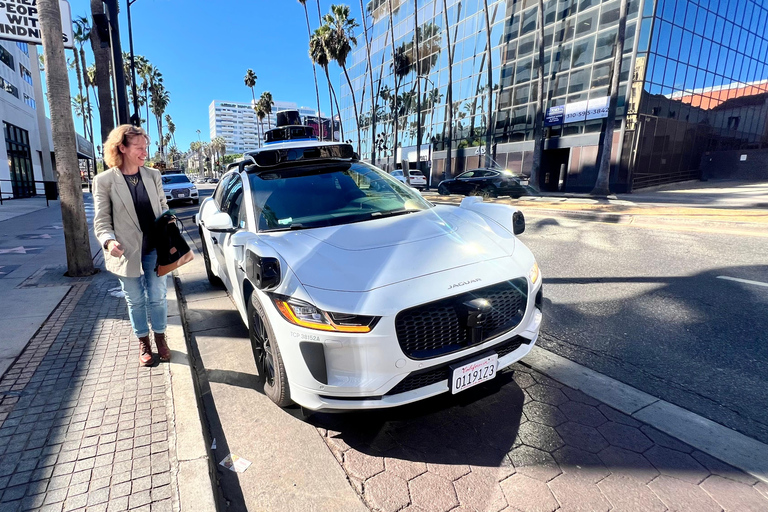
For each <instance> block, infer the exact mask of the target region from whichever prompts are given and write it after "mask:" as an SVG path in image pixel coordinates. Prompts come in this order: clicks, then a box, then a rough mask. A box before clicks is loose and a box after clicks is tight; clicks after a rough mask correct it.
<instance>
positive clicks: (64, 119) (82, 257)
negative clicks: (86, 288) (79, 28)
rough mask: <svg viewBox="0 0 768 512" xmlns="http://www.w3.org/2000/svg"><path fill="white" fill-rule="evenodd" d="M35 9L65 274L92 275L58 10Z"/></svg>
mask: <svg viewBox="0 0 768 512" xmlns="http://www.w3.org/2000/svg"><path fill="white" fill-rule="evenodd" d="M37 8H38V15H39V21H40V29H41V32H42V40H43V54H44V55H45V63H46V73H45V78H46V85H47V88H48V100H49V107H50V110H51V131H52V132H53V145H54V150H55V153H56V176H57V180H58V182H59V194H60V197H61V220H62V224H63V227H64V243H65V247H66V253H67V274H68V275H69V276H70V277H84V276H88V275H91V274H93V260H92V259H91V243H90V237H89V235H88V222H87V220H86V218H85V205H84V204H83V189H82V185H81V180H80V167H79V165H78V162H77V150H76V149H75V148H76V140H75V139H76V136H75V123H74V120H73V119H72V110H71V108H70V96H69V77H68V76H67V63H66V58H65V57H64V43H63V41H62V38H61V33H62V29H61V11H60V10H59V2H58V1H57V0H39V1H38V2H37Z"/></svg>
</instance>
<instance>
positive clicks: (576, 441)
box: [555, 421, 608, 453]
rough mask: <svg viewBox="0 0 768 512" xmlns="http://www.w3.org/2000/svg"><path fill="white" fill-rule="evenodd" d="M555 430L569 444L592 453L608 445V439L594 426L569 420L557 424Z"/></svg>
mask: <svg viewBox="0 0 768 512" xmlns="http://www.w3.org/2000/svg"><path fill="white" fill-rule="evenodd" d="M555 430H557V432H558V433H559V434H560V437H562V439H563V441H565V443H566V444H567V445H568V446H574V447H576V448H579V449H581V450H585V451H588V452H592V453H597V452H599V451H600V450H603V449H604V448H607V447H608V441H606V440H605V439H604V438H603V436H602V435H600V433H599V432H598V431H597V430H595V428H594V427H588V426H586V425H581V424H579V423H575V422H573V421H568V422H566V423H563V424H562V425H559V426H557V427H556V429H555Z"/></svg>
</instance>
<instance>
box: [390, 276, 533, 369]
mask: <svg viewBox="0 0 768 512" xmlns="http://www.w3.org/2000/svg"><path fill="white" fill-rule="evenodd" d="M478 298H482V299H486V300H488V301H489V302H490V304H491V308H492V309H491V311H490V314H489V315H488V318H487V319H486V321H485V323H484V325H483V326H482V327H474V328H470V327H467V325H466V319H465V318H464V317H466V314H465V313H462V304H464V303H466V302H468V301H471V300H473V299H478ZM527 302H528V281H527V280H526V279H525V278H518V279H513V280H510V281H504V282H502V283H498V284H495V285H492V286H487V287H485V288H480V289H478V290H474V291H471V292H467V293H463V294H461V295H455V296H453V297H448V298H446V299H441V300H439V301H436V302H431V303H428V304H422V305H420V306H416V307H413V308H410V309H406V310H403V311H401V312H400V313H398V315H397V317H396V319H395V329H396V331H397V340H398V342H399V343H400V348H401V349H402V350H403V353H404V354H405V355H406V356H408V357H410V358H411V359H430V358H433V357H439V356H443V355H446V354H450V353H452V352H457V351H459V350H462V349H465V348H467V347H471V346H473V345H478V344H480V343H483V342H485V341H487V340H489V339H491V338H493V337H495V336H498V335H500V334H503V333H505V332H507V331H509V330H511V329H514V328H515V327H517V325H519V324H520V322H521V321H522V319H523V316H524V315H525V308H526V304H527Z"/></svg>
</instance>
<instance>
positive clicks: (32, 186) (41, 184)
mask: <svg viewBox="0 0 768 512" xmlns="http://www.w3.org/2000/svg"><path fill="white" fill-rule="evenodd" d="M4 183H10V184H11V190H10V191H8V190H7V185H6V186H3V184H4ZM9 194H10V195H12V196H13V197H4V196H5V195H9ZM43 196H44V197H45V205H46V206H48V203H49V201H55V200H56V199H58V198H59V183H58V182H57V181H54V180H42V181H37V180H35V181H23V182H22V181H17V180H0V205H2V204H3V202H5V201H15V200H17V199H26V198H29V197H43Z"/></svg>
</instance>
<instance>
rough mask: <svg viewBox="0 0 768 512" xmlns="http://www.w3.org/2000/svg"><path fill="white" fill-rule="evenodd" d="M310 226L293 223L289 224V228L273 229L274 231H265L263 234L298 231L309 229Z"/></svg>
mask: <svg viewBox="0 0 768 512" xmlns="http://www.w3.org/2000/svg"><path fill="white" fill-rule="evenodd" d="M310 227H311V226H306V225H304V224H302V223H301V222H295V223H293V224H291V225H290V226H286V227H284V228H274V229H265V230H264V232H265V233H274V232H276V231H297V230H299V229H309V228H310Z"/></svg>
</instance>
